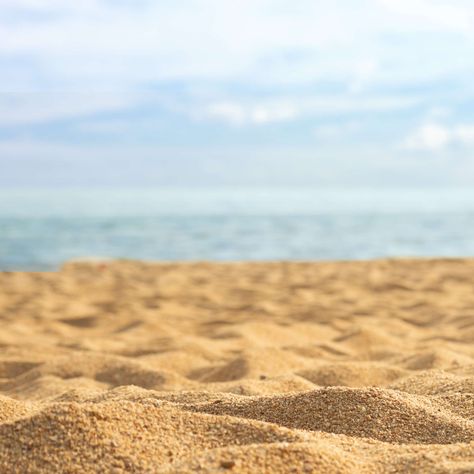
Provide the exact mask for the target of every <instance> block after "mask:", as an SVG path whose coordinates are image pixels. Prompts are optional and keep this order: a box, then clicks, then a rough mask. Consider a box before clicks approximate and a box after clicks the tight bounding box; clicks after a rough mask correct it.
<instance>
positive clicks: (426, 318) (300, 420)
mask: <svg viewBox="0 0 474 474" xmlns="http://www.w3.org/2000/svg"><path fill="white" fill-rule="evenodd" d="M473 287H474V260H449V259H437V260H381V261H373V262H357V263H356V262H339V263H265V264H264V263H262V264H255V263H253V264H251V263H238V264H209V263H196V264H147V263H138V262H126V261H125V262H97V261H96V262H92V261H91V262H85V261H83V262H76V263H70V264H67V265H66V266H65V267H64V268H63V269H62V270H61V271H60V272H57V273H6V272H5V273H0V288H1V291H0V324H1V326H2V331H0V472H2V473H3V472H5V473H28V472H32V473H34V472H40V473H43V472H44V473H49V472H69V473H88V472H115V473H120V472H136V473H139V472H140V473H141V472H149V473H155V472H156V473H163V474H164V473H168V474H169V473H174V472H179V473H181V472H183V473H184V472H203V473H211V472H212V473H216V472H242V473H259V472H274V473H287V472H295V473H300V472H303V473H305V472H307V473H310V472H314V473H353V472H362V473H364V472H365V473H372V472H374V473H394V472H408V473H420V472H433V473H451V472H453V473H469V472H474V346H472V342H473V341H474V292H473V291H472V288H473Z"/></svg>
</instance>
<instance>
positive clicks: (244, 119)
mask: <svg viewBox="0 0 474 474" xmlns="http://www.w3.org/2000/svg"><path fill="white" fill-rule="evenodd" d="M417 104H418V101H417V100H416V99H414V98H411V97H398V96H386V97H385V96H382V97H364V96H362V97H353V96H351V95H342V96H332V97H331V96H322V97H317V96H316V97H306V98H305V99H304V100H303V99H301V98H286V99H285V98H284V99H280V100H267V101H254V102H252V101H249V100H247V101H238V100H225V101H217V102H211V103H209V104H206V105H196V106H193V107H194V108H192V109H191V110H190V111H189V114H190V116H193V117H194V118H198V119H211V120H217V121H222V122H226V123H228V124H231V125H264V124H267V123H272V122H287V121H295V120H298V119H301V118H308V117H310V118H311V117H320V118H321V117H331V116H332V117H334V116H338V115H339V116H340V115H344V114H351V113H370V112H378V111H387V110H392V111H396V110H403V109H410V108H412V107H414V106H416V105H417Z"/></svg>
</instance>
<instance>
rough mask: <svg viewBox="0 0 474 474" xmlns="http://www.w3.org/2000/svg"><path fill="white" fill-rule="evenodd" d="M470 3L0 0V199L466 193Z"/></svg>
mask: <svg viewBox="0 0 474 474" xmlns="http://www.w3.org/2000/svg"><path fill="white" fill-rule="evenodd" d="M473 78H474V2H472V0H450V1H446V0H444V1H442V0H436V1H435V0H298V1H294V0H292V1H289V0H155V1H151V0H133V1H132V0H81V1H79V2H70V1H66V0H0V187H10V186H13V187H15V186H45V187H57V186H234V185H235V186H311V187H313V186H314V187H324V186H344V187H345V186H354V187H359V186H364V187H367V186H369V187H370V186H373V187H379V186H435V187H436V186H440V187H442V186H472V185H474V81H473Z"/></svg>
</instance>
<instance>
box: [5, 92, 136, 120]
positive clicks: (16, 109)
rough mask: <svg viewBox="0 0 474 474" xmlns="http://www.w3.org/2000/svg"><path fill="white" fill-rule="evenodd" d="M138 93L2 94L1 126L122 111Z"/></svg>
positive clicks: (131, 103) (133, 101) (134, 100)
mask: <svg viewBox="0 0 474 474" xmlns="http://www.w3.org/2000/svg"><path fill="white" fill-rule="evenodd" d="M138 98H139V96H138V94H130V93H127V94H125V93H122V94H110V93H108V94H97V93H95V94H94V93H93V94H88V93H75V94H70V93H60V92H59V93H28V94H18V93H17V94H5V93H3V94H0V126H2V125H3V126H5V125H6V126H12V125H24V124H34V123H44V122H49V121H54V120H64V119H69V118H77V117H84V116H89V115H94V114H96V113H98V112H100V113H103V112H113V111H118V110H123V109H125V108H127V107H130V106H131V105H133V104H135V103H136V101H137V100H138Z"/></svg>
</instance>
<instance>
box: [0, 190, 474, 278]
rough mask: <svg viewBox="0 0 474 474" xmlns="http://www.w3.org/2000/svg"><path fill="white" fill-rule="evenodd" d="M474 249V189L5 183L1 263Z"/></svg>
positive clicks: (25, 265) (38, 265)
mask: <svg viewBox="0 0 474 474" xmlns="http://www.w3.org/2000/svg"><path fill="white" fill-rule="evenodd" d="M472 255H474V191H473V190H468V189H460V190H459V189H458V190H453V189H443V190H434V189H432V190H409V189H391V190H361V189H359V190H350V189H349V190H347V189H346V190H343V189H326V190H312V189H301V190H297V189H273V190H272V189H266V190H262V189H260V190H255V189H219V190H203V189H186V190H183V189H164V190H163V189H162V190H152V189H146V190H133V189H127V190H123V189H122V190H119V189H101V190H97V189H96V190H71V189H68V190H31V189H28V190H20V189H16V190H13V189H12V190H0V269H3V270H14V269H22V270H25V269H28V270H49V269H54V268H57V267H58V266H59V265H61V263H63V262H64V261H66V260H68V259H71V258H78V257H85V256H101V257H116V258H136V259H147V260H279V259H289V260H321V259H365V258H374V257H386V256H472Z"/></svg>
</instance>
